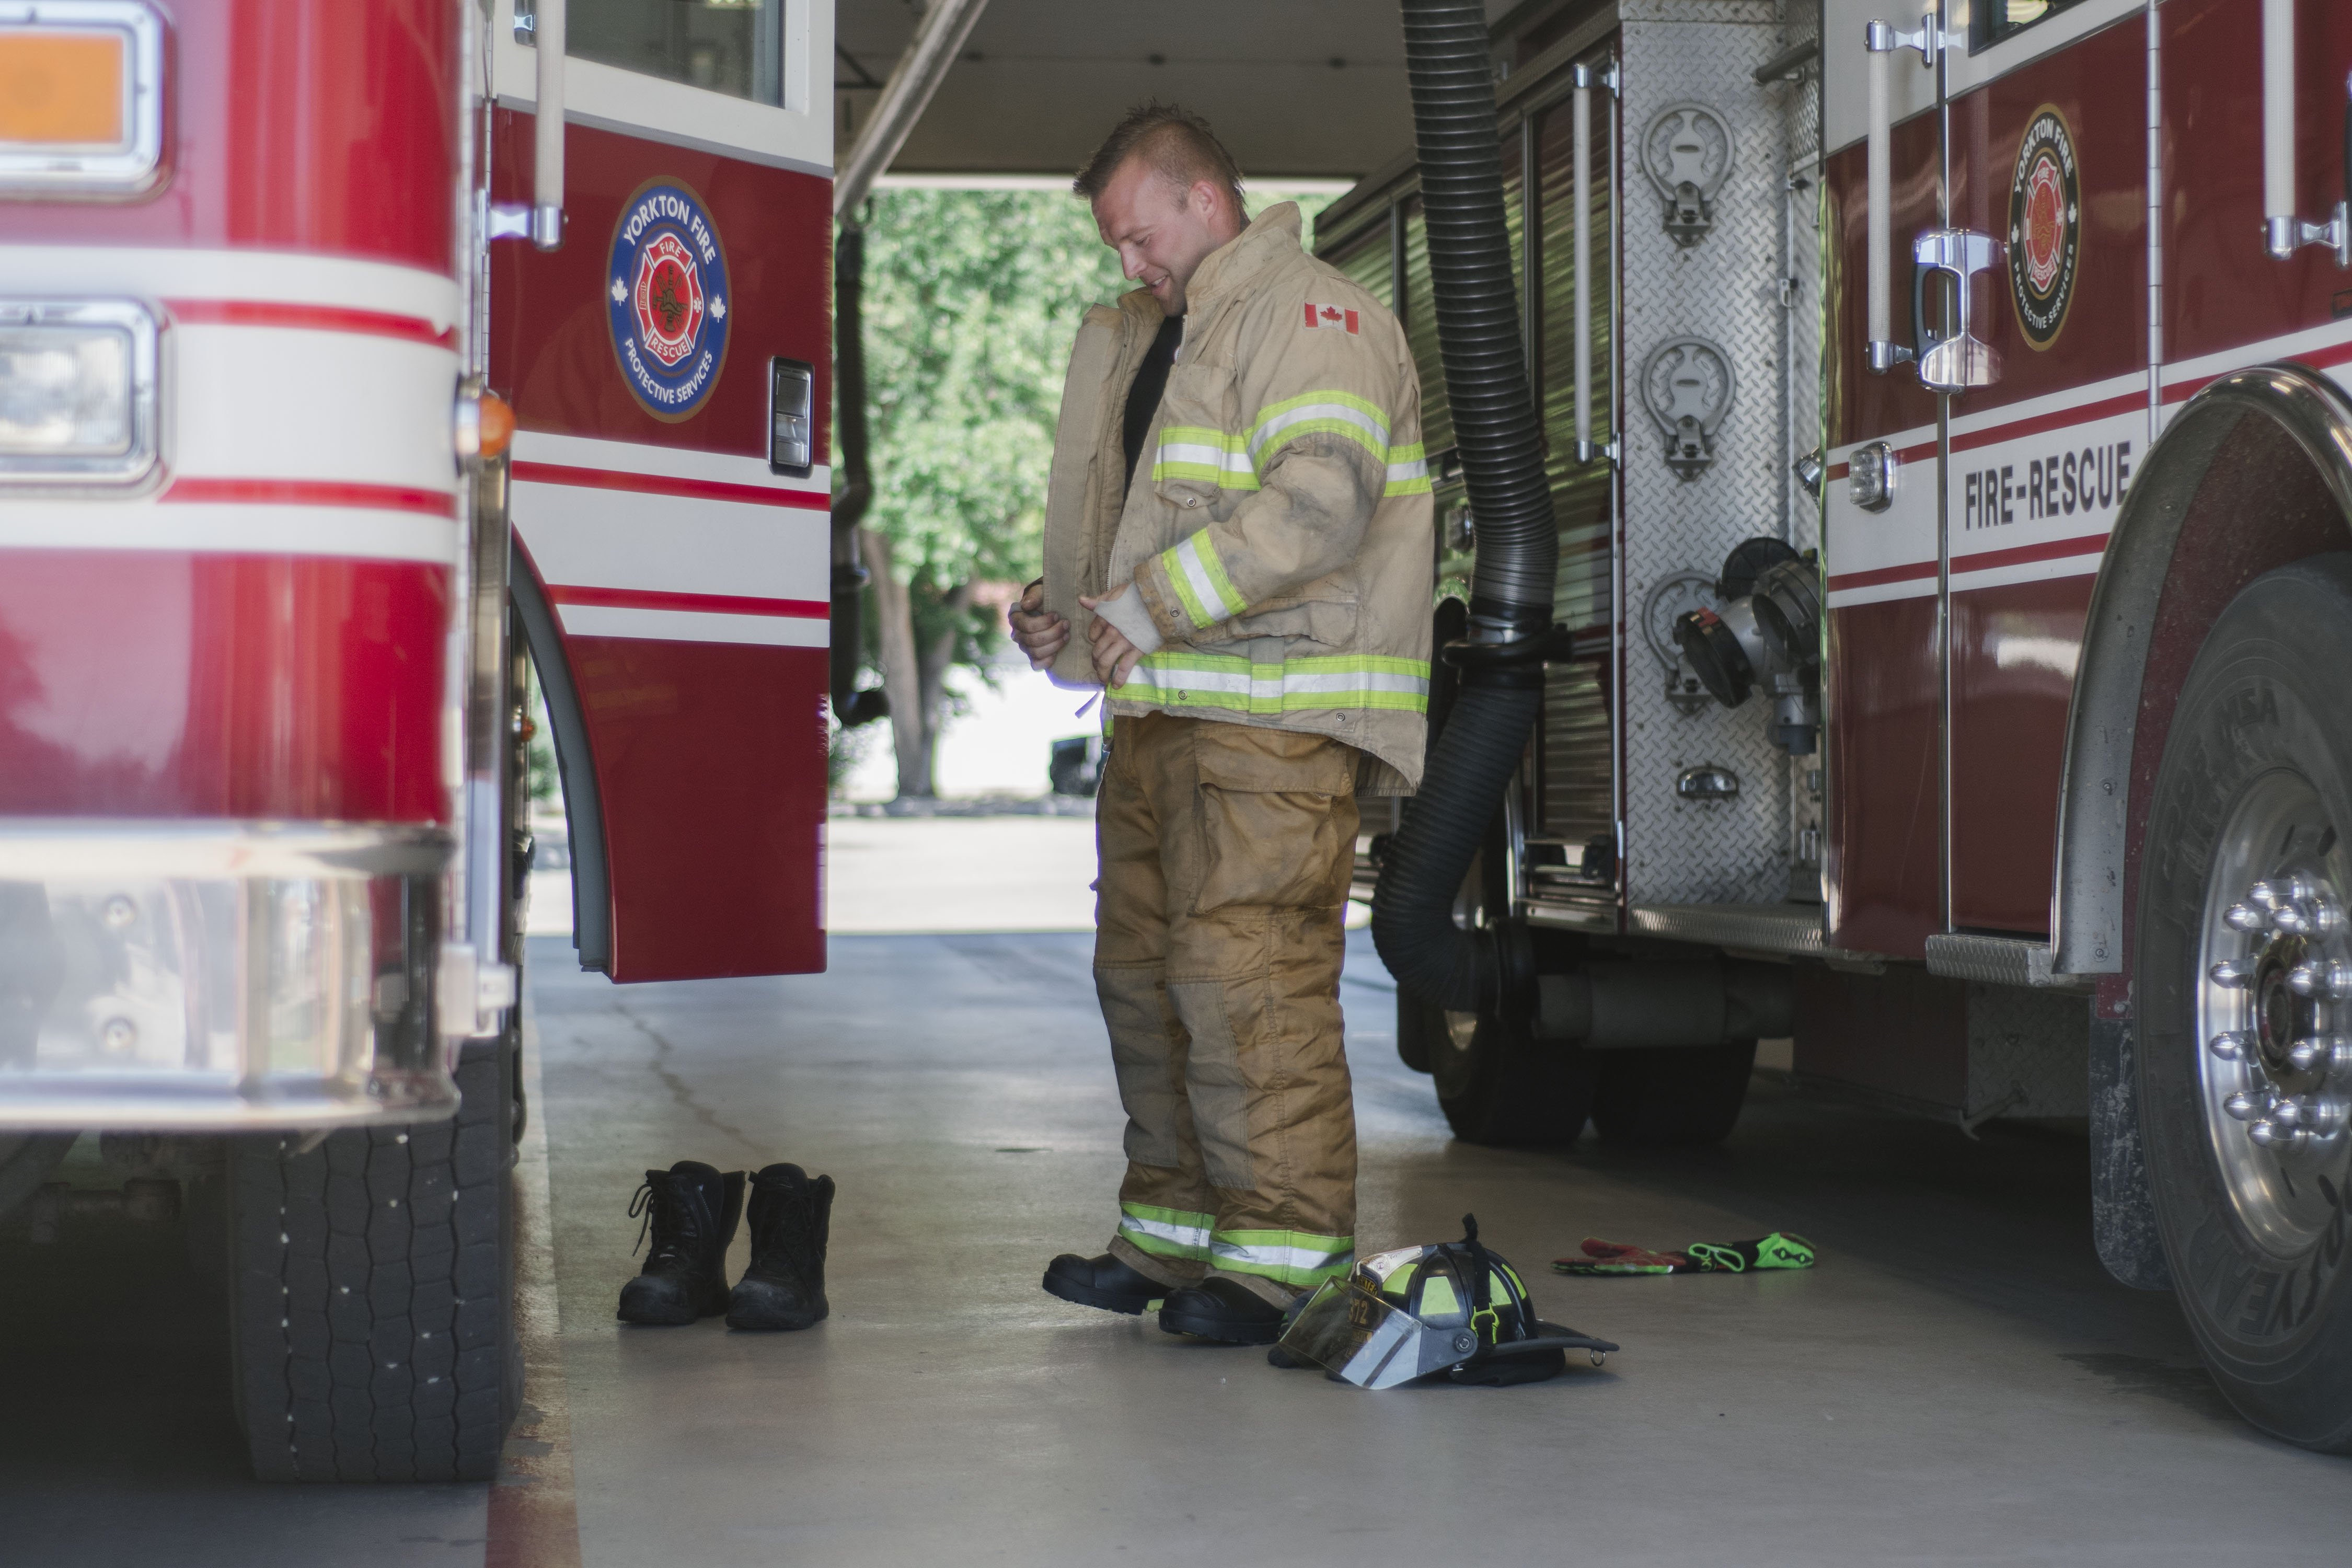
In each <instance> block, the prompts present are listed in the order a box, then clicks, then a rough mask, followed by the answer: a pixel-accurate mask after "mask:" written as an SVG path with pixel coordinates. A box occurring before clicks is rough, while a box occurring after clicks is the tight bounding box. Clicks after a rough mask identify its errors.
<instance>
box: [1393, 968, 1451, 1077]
mask: <svg viewBox="0 0 2352 1568" xmlns="http://www.w3.org/2000/svg"><path fill="white" fill-rule="evenodd" d="M1444 1038H1445V1009H1444V1008H1443V1007H1433V1006H1431V1005H1429V1004H1428V1003H1426V1002H1424V1001H1423V1000H1422V999H1421V998H1420V997H1418V996H1414V995H1412V994H1410V993H1408V992H1407V991H1406V990H1405V988H1404V987H1403V986H1402V985H1400V986H1398V987H1397V994H1396V1041H1397V1059H1398V1060H1399V1061H1401V1062H1402V1063H1404V1065H1405V1066H1407V1067H1409V1068H1412V1070H1413V1071H1415V1072H1427V1071H1429V1070H1430V1063H1431V1062H1433V1061H1434V1060H1435V1059H1436V1056H1437V1047H1438V1045H1439V1043H1440V1042H1442V1041H1443V1040H1444Z"/></svg>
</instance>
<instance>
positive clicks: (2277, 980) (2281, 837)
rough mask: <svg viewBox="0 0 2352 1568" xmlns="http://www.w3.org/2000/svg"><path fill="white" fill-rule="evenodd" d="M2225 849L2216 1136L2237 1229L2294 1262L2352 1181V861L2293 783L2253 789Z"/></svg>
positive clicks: (2211, 1076) (2204, 1019)
mask: <svg viewBox="0 0 2352 1568" xmlns="http://www.w3.org/2000/svg"><path fill="white" fill-rule="evenodd" d="M2219 844H2220V847H2218V848H2217V849H2216V850H2215V852H2214V864H2213V875H2212V877H2211V878H2210V879H2209V880H2208V881H2207V883H2206V889H2207V890H2206V907H2205V918H2204V930H2203V940H2202V942H2201V944H2200V961H2199V964H2200V976H2199V983H2198V985H2197V988H2196V997H2197V1024H2198V1035H2199V1037H2200V1039H2202V1040H2203V1041H2204V1042H2205V1048H2204V1049H2203V1050H2202V1051H2200V1053H2199V1067H2200V1079H2201V1081H2202V1084H2203V1090H2204V1102H2205V1124H2206V1131H2207V1134H2208V1136H2209V1138H2210V1141H2211V1143H2212V1148H2213V1152H2214V1156H2215V1158H2216V1160H2217V1161H2218V1162H2219V1163H2220V1166H2221V1176H2222V1181H2223V1184H2224V1185H2225V1186H2226V1187H2227V1189H2228V1190H2229V1193H2230V1197H2231V1202H2232V1204H2233V1205H2235V1206H2236V1208H2237V1211H2238V1215H2239V1217H2240V1218H2241V1219H2242V1220H2243V1221H2244V1222H2245V1225H2246V1227H2247V1229H2248V1230H2249V1231H2251V1232H2252V1234H2253V1236H2254V1237H2255V1238H2256V1239H2257V1240H2258V1241H2259V1242H2260V1243H2261V1244H2262V1245H2263V1247H2264V1248H2265V1249H2266V1250H2268V1251H2270V1252H2273V1253H2274V1254H2276V1255H2278V1256H2281V1257H2293V1256H2295V1255H2297V1254H2299V1253H2301V1252H2302V1251H2304V1250H2305V1248H2306V1247H2309V1246H2310V1245H2311V1244H2312V1243H2314V1242H2315V1241H2316V1240H2318V1239H2319V1237H2320V1236H2321V1235H2322V1233H2323V1232H2324V1231H2325V1229H2326V1226H2327V1224H2328V1223H2329V1221H2330V1219H2331V1218H2332V1217H2333V1215H2335V1213H2336V1207H2335V1205H2334V1203H2332V1202H2331V1201H2330V1200H2329V1198H2328V1196H2327V1193H2328V1190H2329V1189H2330V1188H2333V1190H2335V1191H2336V1192H2337V1193H2339V1194H2340V1193H2341V1192H2342V1191H2343V1188H2344V1184H2345V1183H2346V1179H2347V1171H2352V1128H2347V1113H2352V929H2347V926H2352V922H2347V903H2346V894H2347V890H2352V859H2347V857H2352V847H2347V846H2346V845H2344V844H2342V843H2339V842H2338V841H2337V837H2336V830H2335V827H2334V826H2333V825H2332V824H2331V823H2330V821H2329V820H2328V816H2327V814H2326V808H2325V806H2324V804H2323V803H2322V802H2321V800H2320V798H2319V796H2318V794H2317V792H2315V790H2313V789H2312V787H2311V785H2310V784H2308V783H2307V782H2305V780H2304V779H2302V778H2301V777H2299V776H2298V775H2295V774H2294V773H2284V772H2278V773H2267V774H2264V775H2263V777H2262V778H2260V779H2258V780H2256V781H2255V782H2254V784H2252V787H2250V788H2249V789H2248V790H2247V791H2246V793H2245V794H2244V795H2242V797H2241V798H2240V799H2239V801H2238V803H2237V805H2236V806H2235V807H2234V808H2233V809H2232V811H2231V816H2230V820H2229V822H2228V823H2227V824H2226V825H2225V826H2224V829H2223V831H2222V833H2221V838H2220V841H2219Z"/></svg>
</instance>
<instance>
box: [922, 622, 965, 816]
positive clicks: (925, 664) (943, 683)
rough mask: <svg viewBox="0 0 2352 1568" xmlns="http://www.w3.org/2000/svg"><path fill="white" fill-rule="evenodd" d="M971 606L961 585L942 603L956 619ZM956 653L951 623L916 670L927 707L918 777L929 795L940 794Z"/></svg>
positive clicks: (933, 640)
mask: <svg viewBox="0 0 2352 1568" xmlns="http://www.w3.org/2000/svg"><path fill="white" fill-rule="evenodd" d="M969 603H971V584H969V583H959V584H956V585H955V586H954V587H952V588H950V589H949V590H948V591H947V594H946V595H944V596H943V597H942V598H941V599H940V608H941V609H942V610H945V611H946V612H947V613H948V615H949V616H950V617H952V616H955V615H956V614H958V613H959V612H960V611H961V610H962V609H963V607H964V606H965V605H967V604H969ZM955 649H956V628H955V625H954V622H953V620H952V619H950V622H949V624H948V625H947V626H944V627H942V628H940V634H939V635H938V636H937V637H933V638H931V640H930V642H929V644H927V645H925V646H924V647H923V648H922V651H921V656H920V663H919V665H918V666H917V668H916V691H917V694H918V696H919V699H920V700H921V701H922V705H923V728H922V735H923V752H922V759H921V767H922V771H921V773H919V774H918V775H917V776H919V778H921V779H922V781H923V793H924V794H925V795H936V794H938V793H939V788H938V784H937V780H938V777H939V773H938V763H939V750H940V712H941V710H943V709H944V708H945V707H946V706H947V695H948V686H947V676H948V667H949V665H950V663H951V662H952V661H953V660H954V658H955Z"/></svg>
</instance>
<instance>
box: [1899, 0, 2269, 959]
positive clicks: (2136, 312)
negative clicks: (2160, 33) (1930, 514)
mask: <svg viewBox="0 0 2352 1568" xmlns="http://www.w3.org/2000/svg"><path fill="white" fill-rule="evenodd" d="M2151 9H2152V8H2149V7H2145V6H2142V5H2136V4H2125V3H2122V0H2107V3H2105V4H2085V5H2075V6H2072V7H2069V8H2066V9H2063V10H2052V9H2050V8H2049V7H2045V6H2042V5H2026V4H2022V3H2021V0H1978V4H1977V5H1974V6H1973V7H1972V14H1971V16H1970V18H1969V26H1968V27H1967V29H1966V30H1965V32H1964V34H1963V35H1962V36H1960V37H1955V38H1954V39H1953V41H1952V45H1951V48H1950V53H1949V56H1948V66H1947V108H1946V111H1945V112H1946V117H1947V121H1948V132H1947V135H1948V143H1949V149H1950V151H1949V154H1948V156H1949V163H1950V169H1951V201H1950V223H1949V226H1950V227H1951V228H1952V229H1954V230H1956V231H1965V232H1969V233H1973V234H1979V235H1984V236H1987V237H1990V238H1991V239H1993V241H1994V242H1995V247H1994V249H1993V251H1992V253H1991V258H1990V259H1991V265H1990V267H1988V268H1985V270H1984V271H1983V272H1982V273H1980V274H1979V275H1978V276H1977V277H1976V278H1975V279H1973V280H1972V284H1971V288H1972V291H1973V300H1972V301H1971V303H1972V310H1971V312H1970V321H1971V324H1972V330H1973V331H1974V334H1975V335H1976V336H1977V337H1978V338H1979V340H1980V341H1981V342H1983V344H1984V346H1985V348H1986V350H1987V351H1988V352H1989V353H1990V366H1989V367H1988V369H1989V375H1988V378H1987V379H1986V380H1985V381H1984V382H1983V383H1982V384H1979V385H1974V386H1970V387H1969V388H1967V389H1966V390H1965V391H1959V392H1955V393H1953V394H1951V395H1949V397H1948V405H1949V416H1948V444H1947V457H1946V462H1945V476H1944V512H1945V536H1946V541H1947V550H1946V560H1947V571H1946V574H1945V584H1946V586H1945V606H1946V610H1945V618H1946V624H1947V626H1948V638H1949V644H1948V655H1947V658H1948V671H1949V673H1948V679H1949V683H1950V694H1949V700H1948V709H1947V719H1946V722H1947V725H1948V758H1949V762H1948V767H1949V773H1948V781H1949V782H1948V835H1949V838H1948V843H1949V857H1950V874H1949V907H1948V920H1949V923H1950V926H1951V927H1952V928H1953V929H1956V930H1969V931H2002V932H2013V933H2017V934H2020V935H2024V936H2031V937H2040V936H2042V935H2043V934H2044V933H2046V932H2047V931H2048V930H2049V922H2050V888H2051V871H2050V868H2051V860H2052V857H2053V853H2054V845H2055V839H2056V834H2057V807H2058V775H2059V772H2060V768H2061V766H2062V763H2063V756H2064V752H2065V730H2066V715H2067V707H2068V703H2069V700H2070V699H2071V697H2072V695H2073V691H2074V668H2075V663H2076V658H2077V655H2078V654H2079V652H2080V649H2081V646H2082V641H2083V628H2084V620H2085V618H2086V616H2087V615H2088V612H2089V608H2090V599H2091V585H2092V584H2093V583H2094V582H2095V580H2096V576H2097V573H2098V569H2099V562H2100V559H2101V555H2102V552H2104V551H2105V547H2106V542H2107V535H2108V533H2109V531H2111V530H2113V528H2114V527H2115V523H2116V516H2117V513H2118V511H2119V510H2120V508H2121V506H2122V504H2123V494H2124V489H2125V486H2126V484H2128V483H2129V481H2130V479H2131V476H2132V473H2133V470H2134V468H2136V467H2137V464H2138V462H2139V460H2140V459H2141V458H2142V457H2144V456H2145V454H2146V453H2147V447H2148V442H2149V438H2150V436H2151V434H2152V432H2151V429H2150V417H2151V410H2152V408H2153V406H2154V404H2153V399H2152V397H2151V395H2150V387H2149V382H2148V374H2149V373H2148V365H2149V361H2150V355H2149V344H2148V288H2147V284H2148V270H2149V261H2148V257H2149V251H2148V230H2147V212H2148V202H2147V170H2148V163H2149V157H2150V148H2149V132H2148V119H2149V98H2148V79H2147V73H2148V64H2149V58H2150V54H2149V45H2150V29H2151V27H2152V26H2155V25H2156V21H2155V18H2154V16H2152V15H2151ZM2250 9H2251V7H2250Z"/></svg>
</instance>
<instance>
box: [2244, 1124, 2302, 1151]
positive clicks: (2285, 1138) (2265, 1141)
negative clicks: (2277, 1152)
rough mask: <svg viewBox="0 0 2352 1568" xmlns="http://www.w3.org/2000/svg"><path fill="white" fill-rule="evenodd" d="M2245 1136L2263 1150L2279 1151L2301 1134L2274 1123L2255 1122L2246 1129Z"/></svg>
mask: <svg viewBox="0 0 2352 1568" xmlns="http://www.w3.org/2000/svg"><path fill="white" fill-rule="evenodd" d="M2246 1136H2247V1137H2249V1138H2251V1139H2252V1140H2253V1141H2254V1142H2257V1143H2259V1144H2261V1145H2262V1146H2263V1148H2265V1149H2281V1148H2284V1147H2286V1146H2287V1145H2288V1144H2290V1143H2293V1142H2294V1141H2295V1140H2296V1139H2297V1138H2299V1137H2301V1136H2302V1134H2301V1133H2300V1132H2298V1131H2294V1129H2292V1128H2285V1127H2281V1126H2279V1125H2278V1124H2277V1123H2275V1122H2270V1121H2257V1122H2255V1123H2254V1124H2253V1125H2252V1127H2249V1128H2247V1129H2246Z"/></svg>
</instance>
